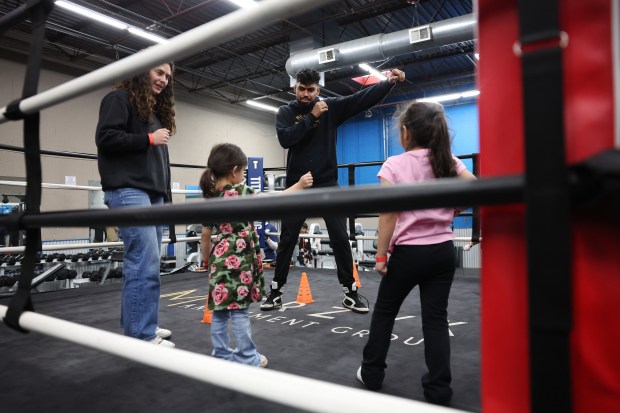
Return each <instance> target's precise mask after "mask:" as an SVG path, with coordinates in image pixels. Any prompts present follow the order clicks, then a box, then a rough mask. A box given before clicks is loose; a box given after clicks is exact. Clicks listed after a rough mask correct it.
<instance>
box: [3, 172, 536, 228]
mask: <svg viewBox="0 0 620 413" xmlns="http://www.w3.org/2000/svg"><path fill="white" fill-rule="evenodd" d="M523 188H524V179H523V177H522V176H507V177H499V178H482V179H480V180H477V181H463V180H460V179H458V178H449V179H442V180H440V181H438V182H433V183H419V184H407V185H390V186H388V187H380V186H374V187H370V186H366V187H357V188H355V187H353V188H351V187H347V188H320V189H306V190H304V191H299V192H297V193H292V194H280V195H278V196H270V197H247V198H244V199H236V198H229V199H212V200H209V202H203V203H192V204H184V205H163V206H152V207H149V208H119V209H113V210H98V209H91V210H67V211H60V212H41V213H39V214H25V215H18V214H13V215H8V216H4V217H0V225H4V226H6V227H8V228H10V229H28V228H44V227H87V226H94V225H99V226H113V225H117V226H128V225H133V226H136V225H153V224H157V225H160V224H161V225H166V224H184V223H188V222H204V221H205V220H214V221H215V222H217V221H218V220H219V221H227V220H236V219H241V220H243V219H249V218H256V217H259V218H264V219H275V218H284V217H295V216H308V217H313V216H323V215H346V214H348V213H350V212H354V211H356V212H362V213H369V212H390V211H397V210H415V209H429V208H440V207H456V206H462V205H481V204H485V205H496V204H505V203H517V202H521V201H522V200H523Z"/></svg>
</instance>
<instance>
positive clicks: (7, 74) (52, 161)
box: [0, 59, 285, 240]
mask: <svg viewBox="0 0 620 413" xmlns="http://www.w3.org/2000/svg"><path fill="white" fill-rule="evenodd" d="M25 68H26V67H25V65H23V64H21V63H16V62H13V61H9V60H3V59H0V75H1V76H2V81H1V82H0V107H4V106H6V105H7V104H8V103H10V102H11V101H13V100H15V99H17V98H19V97H20V95H21V91H22V86H23V85H22V83H23V78H24V73H25ZM71 79H72V76H68V75H66V74H62V73H57V72H53V71H49V70H43V71H42V73H41V79H40V82H39V91H43V90H47V89H50V88H52V87H54V86H57V85H60V84H62V83H64V82H67V81H68V80H71ZM110 90H112V88H111V87H108V88H103V89H100V90H97V91H95V92H92V93H89V94H87V95H84V96H81V97H79V98H75V99H72V100H71V101H68V102H65V103H62V104H59V105H56V106H54V107H51V108H48V109H45V110H43V111H42V112H41V148H42V149H47V150H55V151H68V152H80V153H90V154H95V153H96V147H95V142H94V133H95V127H96V124H97V117H98V111H99V103H100V101H101V99H102V98H103V96H105V94H106V93H108V92H109V91H110ZM176 112H177V117H176V120H177V133H176V135H174V136H173V137H172V138H171V140H170V144H169V149H170V159H171V161H172V162H173V163H181V164H193V165H205V164H206V161H207V157H208V155H209V151H210V150H211V147H212V146H213V145H214V144H216V143H220V142H231V143H235V144H237V145H239V146H240V147H241V148H242V149H243V151H244V152H245V153H246V154H247V155H248V156H262V157H263V158H264V166H265V167H279V166H283V165H284V162H285V157H284V151H283V149H282V148H281V147H280V145H279V143H278V140H277V138H276V134H275V129H274V114H272V113H270V112H260V111H256V110H254V109H249V108H246V107H244V106H242V105H230V104H227V103H222V102H219V101H215V100H210V99H208V98H204V97H197V96H193V95H189V94H183V93H182V92H180V91H179V90H178V88H177V107H176ZM0 142H2V143H3V144H7V145H14V146H18V147H22V146H23V132H22V122H8V123H3V124H0ZM42 168H43V182H45V183H56V184H58V183H60V184H64V183H65V176H75V177H76V178H77V185H88V184H89V181H93V180H95V181H98V180H99V173H98V171H97V162H96V161H91V160H77V159H71V158H59V157H51V156H43V158H42ZM201 173H202V170H201V169H187V168H173V169H172V181H173V182H179V183H180V186H181V188H184V187H185V186H186V185H197V184H198V180H199V178H200V174H201ZM0 176H3V177H11V178H18V179H19V180H23V179H24V177H25V166H24V156H23V154H22V153H20V152H7V151H1V150H0ZM14 188H15V191H14V192H12V193H22V192H23V188H18V187H14ZM173 201H174V203H184V202H185V197H184V196H183V195H174V200H173ZM84 208H88V192H87V191H78V190H62V189H43V199H42V204H41V210H42V211H55V210H66V209H84ZM177 231H178V232H180V233H184V229H183V226H179V227H177ZM88 236H89V232H88V229H87V228H44V229H43V239H44V240H49V239H68V238H88Z"/></svg>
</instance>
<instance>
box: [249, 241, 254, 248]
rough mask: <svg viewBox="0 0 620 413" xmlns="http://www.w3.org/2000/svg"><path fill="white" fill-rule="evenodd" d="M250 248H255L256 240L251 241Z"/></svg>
mask: <svg viewBox="0 0 620 413" xmlns="http://www.w3.org/2000/svg"><path fill="white" fill-rule="evenodd" d="M250 248H252V249H254V241H253V240H252V241H250Z"/></svg>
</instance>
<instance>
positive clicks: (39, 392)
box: [0, 267, 480, 413]
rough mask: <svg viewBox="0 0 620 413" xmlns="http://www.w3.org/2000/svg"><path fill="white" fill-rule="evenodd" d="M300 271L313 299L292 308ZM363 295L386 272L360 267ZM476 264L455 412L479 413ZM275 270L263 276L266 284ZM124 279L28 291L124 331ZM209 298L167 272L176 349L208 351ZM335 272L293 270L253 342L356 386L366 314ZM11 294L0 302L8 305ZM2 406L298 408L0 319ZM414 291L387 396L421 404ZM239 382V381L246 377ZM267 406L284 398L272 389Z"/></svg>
mask: <svg viewBox="0 0 620 413" xmlns="http://www.w3.org/2000/svg"><path fill="white" fill-rule="evenodd" d="M302 271H303V272H305V273H306V274H307V277H308V282H309V286H310V292H311V295H312V298H313V299H314V302H313V303H310V304H305V305H301V304H298V303H296V302H295V300H296V299H297V293H298V290H299V287H300V280H301V274H302ZM359 274H360V281H361V284H362V288H361V289H360V294H361V295H363V296H365V297H366V298H367V299H368V301H369V302H370V308H371V310H372V306H373V304H374V301H375V297H376V293H377V289H378V284H379V276H378V274H377V273H376V272H374V271H360V273H359ZM479 274H480V271H479V270H477V269H463V268H458V269H457V272H456V275H455V280H454V284H453V286H452V292H451V295H450V301H449V308H448V313H449V323H450V331H451V346H452V374H453V388H454V398H453V403H452V406H453V407H455V408H459V409H463V410H468V411H473V412H477V411H480V346H479V342H480V340H479V336H480V322H479V320H480V314H479V298H480V297H479ZM272 278H273V269H267V270H266V271H265V281H266V284H269V283H270V282H271V279H272ZM120 288H121V284H120V282H116V283H113V284H110V285H105V286H98V287H88V288H75V289H71V290H62V291H56V292H49V293H37V294H33V295H32V299H33V304H34V308H35V310H36V311H37V312H39V313H41V314H45V315H48V316H52V317H58V318H61V319H65V320H68V321H72V322H76V323H79V324H84V325H88V326H91V327H96V328H100V329H102V330H106V331H111V332H115V333H119V334H122V331H121V329H120V327H119V326H118V317H119V313H120ZM206 293H207V282H206V275H205V274H204V273H187V274H176V275H169V276H165V277H162V288H161V300H160V326H161V327H164V328H169V329H171V330H172V331H173V336H172V341H174V343H175V344H176V346H177V348H180V349H183V350H188V351H192V352H196V353H200V354H207V355H208V354H210V353H211V341H210V336H209V334H210V325H209V324H204V323H202V322H201V321H202V319H203V309H204V303H205V297H206ZM342 296H343V295H342V290H341V287H340V284H339V283H338V281H337V276H336V271H335V270H333V269H315V268H300V267H293V268H291V271H290V274H289V279H288V283H287V285H286V286H285V287H284V297H283V298H284V308H283V309H282V310H274V311H267V312H263V311H260V309H259V306H258V304H254V305H252V306H251V307H250V311H251V313H250V318H251V320H252V336H253V339H254V341H255V343H256V345H257V347H258V350H259V352H261V353H262V354H264V355H265V356H267V358H268V359H269V367H268V368H269V369H272V370H277V371H282V372H288V373H293V374H296V375H300V376H304V377H309V378H314V379H319V380H323V381H327V382H332V383H337V384H341V385H345V386H350V387H355V388H361V387H362V386H361V384H360V383H358V382H357V380H356V378H355V373H356V371H357V368H358V366H359V365H360V362H361V357H362V349H363V346H364V344H365V343H366V337H365V334H366V332H367V330H368V328H369V326H370V317H371V316H370V314H366V315H363V314H355V313H353V312H351V311H349V310H346V309H344V308H343V307H342ZM9 302H10V301H9V299H2V300H0V304H3V305H8V303H9ZM0 324H2V325H0V371H1V372H2V377H3V378H2V381H1V383H2V384H1V385H0V411H2V412H7V413H10V412H20V413H28V412H37V413H40V412H42V411H45V412H77V411H83V410H85V409H86V410H87V411H89V412H90V413H99V412H101V413H103V412H110V411H118V412H147V411H152V410H156V409H162V408H163V409H172V410H173V411H176V412H202V411H205V412H210V411H213V412H215V411H217V412H221V413H228V412H231V413H232V412H239V411H248V412H249V411H259V412H265V411H270V412H297V411H301V410H296V409H294V408H291V407H288V406H283V405H280V404H277V403H272V402H268V401H266V400H262V399H260V398H255V397H252V396H247V395H244V394H242V393H238V392H234V391H232V390H228V389H224V388H220V387H217V386H214V385H210V384H206V383H203V382H199V381H197V380H193V379H189V378H186V377H182V376H179V375H176V374H173V373H169V372H166V371H162V370H159V369H156V368H153V367H148V366H144V365H142V364H139V363H136V362H133V361H129V360H126V359H123V358H119V357H116V356H113V355H109V354H107V353H103V352H99V351H96V350H92V349H89V348H85V347H82V346H79V345H76V344H73V343H69V342H64V341H61V340H58V339H55V338H50V337H47V336H44V335H41V334H38V333H28V334H21V333H18V332H15V331H13V330H11V329H10V328H8V327H7V326H6V325H5V324H4V323H0ZM421 340H422V327H421V318H420V305H419V295H418V289H417V288H416V289H414V290H413V291H412V293H411V294H410V295H409V297H408V298H407V300H406V301H405V303H404V304H403V306H402V308H401V311H400V313H399V319H398V320H397V321H396V323H395V326H394V339H393V340H392V343H391V347H390V352H389V355H388V359H387V364H388V369H387V370H386V378H385V382H384V385H383V389H382V390H381V392H382V393H386V394H392V395H396V396H400V397H405V398H410V399H414V400H419V401H423V400H424V398H423V395H422V388H421V385H420V378H421V376H422V374H423V373H424V372H425V371H426V370H425V369H426V367H425V365H424V347H423V342H422V341H421ZM239 385H240V386H242V385H243V378H240V380H239ZM269 398H270V399H273V400H277V399H278V385H277V383H274V386H273V393H272V394H270V395H269Z"/></svg>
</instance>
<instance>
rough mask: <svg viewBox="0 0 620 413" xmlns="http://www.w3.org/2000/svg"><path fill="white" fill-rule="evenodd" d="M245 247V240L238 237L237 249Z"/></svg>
mask: <svg viewBox="0 0 620 413" xmlns="http://www.w3.org/2000/svg"><path fill="white" fill-rule="evenodd" d="M245 247H246V244H245V241H244V240H242V239H238V240H237V250H243V249H245Z"/></svg>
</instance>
